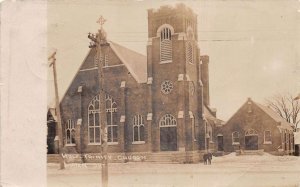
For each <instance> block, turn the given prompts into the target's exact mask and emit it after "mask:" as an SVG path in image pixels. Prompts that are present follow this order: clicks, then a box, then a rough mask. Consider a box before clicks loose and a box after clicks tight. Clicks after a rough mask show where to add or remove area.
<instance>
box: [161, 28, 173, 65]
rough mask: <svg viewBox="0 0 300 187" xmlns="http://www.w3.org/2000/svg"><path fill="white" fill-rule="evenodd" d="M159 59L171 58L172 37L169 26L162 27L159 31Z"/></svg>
mask: <svg viewBox="0 0 300 187" xmlns="http://www.w3.org/2000/svg"><path fill="white" fill-rule="evenodd" d="M160 39H161V41H160V61H161V62H165V61H171V60H172V39H171V30H170V29H169V28H164V29H162V31H161V33H160Z"/></svg>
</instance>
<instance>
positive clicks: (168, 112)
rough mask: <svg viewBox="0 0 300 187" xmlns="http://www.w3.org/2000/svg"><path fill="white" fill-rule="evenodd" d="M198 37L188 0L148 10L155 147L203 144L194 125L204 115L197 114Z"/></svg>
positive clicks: (169, 148) (176, 148)
mask: <svg viewBox="0 0 300 187" xmlns="http://www.w3.org/2000/svg"><path fill="white" fill-rule="evenodd" d="M197 39H198V33H197V15H196V14H195V13H194V12H193V11H192V10H191V9H190V8H188V7H186V6H185V5H184V4H178V5H176V6H175V7H171V6H162V7H160V8H159V9H157V10H153V9H150V10H148V44H147V71H148V72H147V75H148V82H147V84H148V96H149V97H148V98H147V99H148V103H149V105H148V111H149V112H148V120H149V121H150V120H151V128H152V134H151V137H152V151H190V150H197V149H198V148H199V146H198V143H197V136H198V132H197V128H196V127H197V126H199V123H200V121H201V120H199V119H200V118H202V115H198V114H199V113H200V114H202V93H200V92H201V91H202V88H201V85H202V83H201V75H200V74H201V72H200V59H199V57H200V50H199V48H198V42H197ZM199 106H200V107H199ZM199 110H200V111H199Z"/></svg>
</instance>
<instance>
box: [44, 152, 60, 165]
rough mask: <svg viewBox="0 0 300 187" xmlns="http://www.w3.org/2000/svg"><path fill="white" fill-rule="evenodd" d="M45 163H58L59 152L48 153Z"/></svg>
mask: <svg viewBox="0 0 300 187" xmlns="http://www.w3.org/2000/svg"><path fill="white" fill-rule="evenodd" d="M47 163H59V154H48V155H47Z"/></svg>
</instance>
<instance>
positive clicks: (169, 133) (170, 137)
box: [160, 127, 177, 151]
mask: <svg viewBox="0 0 300 187" xmlns="http://www.w3.org/2000/svg"><path fill="white" fill-rule="evenodd" d="M160 150H161V151H177V128H176V127H161V128H160Z"/></svg>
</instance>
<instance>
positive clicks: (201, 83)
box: [48, 4, 221, 163]
mask: <svg viewBox="0 0 300 187" xmlns="http://www.w3.org/2000/svg"><path fill="white" fill-rule="evenodd" d="M197 28H198V24H197V15H196V14H195V13H194V12H193V11H192V10H191V9H190V8H188V7H186V6H185V5H184V4H178V5H176V6H175V7H170V6H162V7H160V8H159V9H156V10H153V9H150V10H148V43H147V46H145V47H146V48H147V56H144V55H142V54H139V53H137V52H135V51H132V50H130V49H128V48H126V47H124V46H121V45H119V44H117V43H115V42H113V41H110V40H109V33H108V34H107V37H106V34H105V39H106V42H105V44H104V45H101V54H102V55H101V57H100V60H101V62H102V63H103V71H102V72H103V77H104V87H103V89H104V91H105V93H106V96H105V101H106V102H105V105H106V110H105V112H106V118H107V138H108V153H109V154H124V155H127V154H145V155H148V157H147V158H149V159H154V158H155V155H156V154H158V155H159V154H161V155H163V156H165V157H166V158H167V159H170V160H172V161H173V162H179V163H185V162H197V161H199V158H200V157H201V154H202V153H204V152H205V151H207V150H213V149H214V147H215V145H214V144H215V143H214V141H213V136H214V132H213V129H214V128H215V126H216V125H218V124H219V123H221V120H219V119H217V118H216V110H215V109H213V108H210V96H209V70H208V66H209V57H208V56H206V55H203V54H200V48H199V43H198V31H197ZM103 33H104V31H103ZM95 55H96V49H95V48H92V49H90V50H89V52H88V54H87V56H86V58H85V59H84V60H83V63H82V65H81V67H80V69H79V70H78V72H77V73H76V75H75V77H74V79H73V81H72V82H71V84H70V86H69V88H68V89H67V91H66V93H65V95H64V97H63V98H62V100H61V102H60V107H61V116H62V126H63V146H64V152H65V153H70V154H71V153H72V154H84V153H91V154H92V153H95V154H96V153H99V152H100V150H101V149H100V146H101V137H100V136H101V130H100V125H99V124H100V122H99V120H100V113H101V112H102V111H100V95H99V73H98V72H99V71H98V64H97V63H96V60H95V58H96V57H95ZM48 114H49V116H51V114H53V112H52V113H48ZM52 129H53V128H52ZM54 138H55V137H52V140H54ZM48 139H49V138H48ZM50 139H51V137H50ZM51 145H52V144H51ZM48 148H49V144H48ZM54 152H55V151H54Z"/></svg>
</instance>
